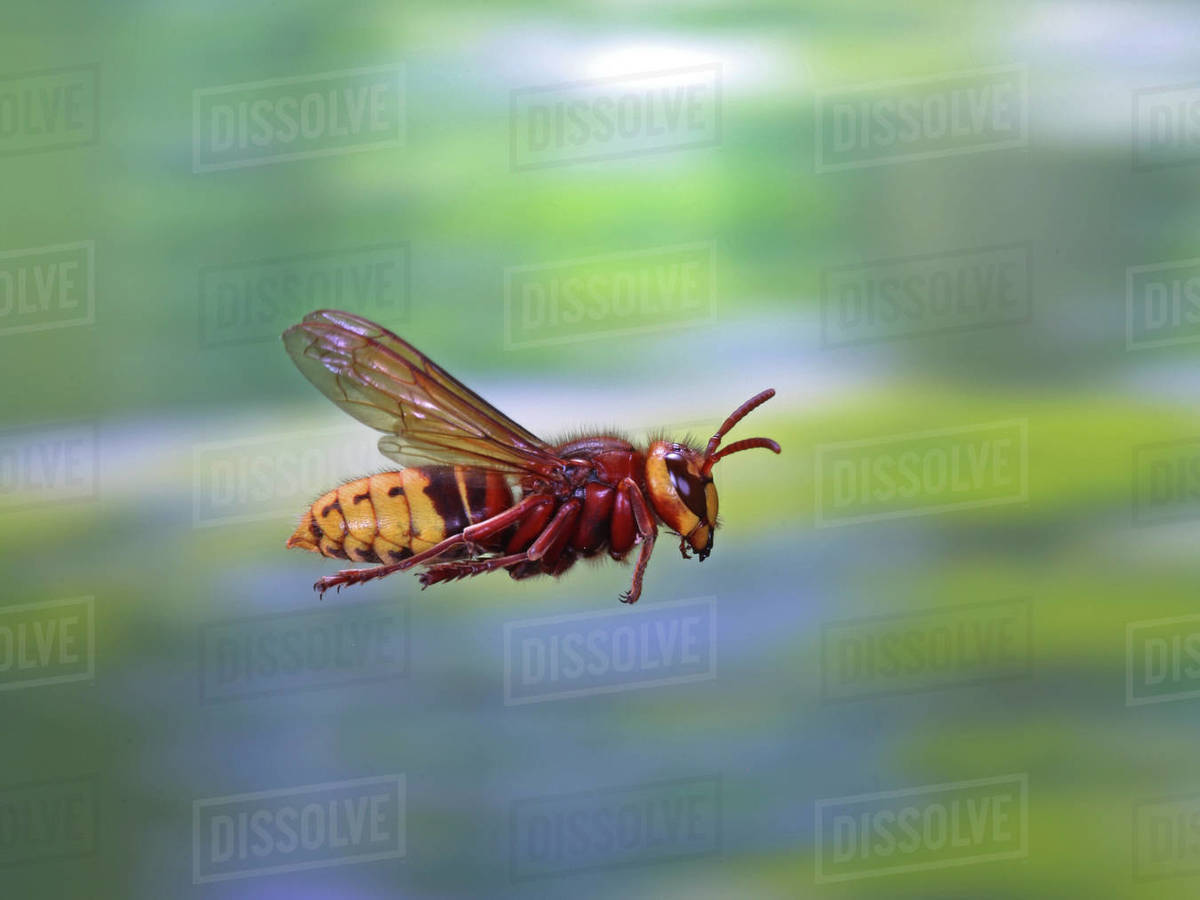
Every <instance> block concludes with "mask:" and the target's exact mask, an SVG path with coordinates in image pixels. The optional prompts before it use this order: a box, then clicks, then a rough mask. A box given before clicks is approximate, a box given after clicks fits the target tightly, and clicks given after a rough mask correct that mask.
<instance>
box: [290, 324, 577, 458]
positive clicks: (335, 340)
mask: <svg viewBox="0 0 1200 900" xmlns="http://www.w3.org/2000/svg"><path fill="white" fill-rule="evenodd" d="M283 343H284V346H285V347H286V348H287V351H288V353H289V354H290V355H291V357H292V360H293V361H294V362H295V363H296V366H297V367H298V368H299V369H300V371H301V372H302V373H303V374H304V376H305V377H306V378H307V379H308V380H309V381H311V382H312V383H313V384H314V385H316V387H318V388H319V389H320V390H321V392H322V393H323V394H325V396H327V397H328V398H329V399H330V400H332V401H333V402H334V403H336V404H337V405H338V406H340V407H341V408H342V409H344V410H345V411H346V412H348V413H350V415H352V416H354V417H355V418H356V419H358V420H359V421H360V422H363V423H365V424H367V425H370V426H371V427H372V428H375V429H377V430H379V431H383V432H387V434H386V435H385V436H384V437H382V438H380V439H379V450H380V452H381V453H383V455H384V456H387V457H388V458H389V459H393V460H395V461H396V462H399V463H401V464H402V465H408V464H411V463H413V462H416V463H417V464H420V463H428V462H438V463H443V464H445V463H459V464H462V465H469V466H481V467H487V468H491V469H497V470H500V471H503V472H508V473H512V474H523V473H527V472H533V473H536V474H539V475H550V474H552V473H553V472H554V471H555V470H557V469H559V468H560V467H561V466H562V465H563V463H562V461H561V460H560V459H559V458H558V457H557V456H556V455H555V453H554V450H553V449H552V448H551V447H550V446H549V445H548V444H546V443H545V442H544V441H542V440H541V439H540V438H538V437H536V436H535V435H533V434H532V433H530V432H529V431H527V430H526V429H524V428H522V427H521V426H520V425H518V424H517V423H516V422H514V421H513V420H512V419H510V418H508V416H506V415H504V414H503V413H501V412H500V411H499V410H497V409H496V408H495V407H493V406H492V405H491V404H489V403H488V402H487V401H486V400H484V399H483V398H482V397H480V396H479V395H478V394H476V393H475V392H474V391H472V390H471V389H470V388H468V387H466V386H465V385H463V384H462V383H461V382H459V381H458V380H457V379H455V378H454V377H453V376H451V375H450V373H448V372H447V371H446V370H445V369H443V368H442V367H441V366H439V365H437V364H436V363H435V362H434V361H433V360H431V359H429V357H427V356H425V354H423V353H421V352H420V351H419V350H417V349H416V348H415V347H413V346H412V345H411V344H409V343H407V342H406V341H403V340H401V339H400V338H398V337H396V335H394V334H392V333H391V332H390V331H388V330H387V329H386V328H383V327H381V326H379V325H376V324H375V323H374V322H369V321H367V320H366V319H363V318H360V317H358V316H354V315H351V314H350V313H344V312H338V311H336V310H328V309H323V310H318V311H317V312H313V313H309V314H308V315H307V316H305V317H304V321H303V322H301V323H300V324H299V325H293V326H292V327H291V328H289V329H288V330H287V331H285V332H284V333H283Z"/></svg>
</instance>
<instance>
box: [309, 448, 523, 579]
mask: <svg viewBox="0 0 1200 900" xmlns="http://www.w3.org/2000/svg"><path fill="white" fill-rule="evenodd" d="M510 506H512V490H511V489H510V488H509V486H508V483H507V482H506V481H505V480H504V477H503V476H502V475H500V474H499V473H497V472H487V471H484V470H482V469H472V468H467V467H465V466H417V467H412V468H408V469H401V470H400V471H398V472H382V473H380V474H378V475H370V476H368V477H366V478H357V479H355V480H354V481H347V482H346V483H345V484H343V485H341V486H340V487H337V488H335V489H333V490H332V491H329V492H328V493H326V494H323V495H322V496H320V497H318V498H317V500H316V501H314V502H313V504H312V506H310V507H309V508H308V509H307V510H305V512H304V515H303V516H302V517H301V519H300V524H299V525H297V526H296V530H295V532H293V534H292V536H291V537H290V538H288V542H287V546H289V547H300V548H301V549H304V550H311V551H313V552H314V553H320V554H321V555H322V556H328V557H331V558H334V559H349V560H354V561H355V562H372V563H393V562H400V561H401V560H403V559H407V558H408V557H410V556H412V555H413V554H414V553H419V552H421V551H422V550H427V549H429V548H430V547H432V546H433V545H434V544H436V543H438V541H441V540H443V539H445V538H446V537H449V536H450V535H454V534H457V533H458V532H460V531H462V530H463V529H464V528H466V527H467V526H468V525H471V524H474V523H476V522H481V521H483V520H484V519H487V518H490V517H491V516H494V515H496V514H497V513H501V512H503V511H504V510H506V509H508V508H509V507H510Z"/></svg>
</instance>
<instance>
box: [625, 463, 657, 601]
mask: <svg viewBox="0 0 1200 900" xmlns="http://www.w3.org/2000/svg"><path fill="white" fill-rule="evenodd" d="M617 490H618V491H622V492H624V493H625V494H626V495H627V496H628V497H629V506H630V508H631V509H632V510H633V520H634V522H636V523H637V530H638V534H640V535H641V537H642V547H641V549H640V550H639V551H638V559H637V565H636V566H635V567H634V569H633V584H631V585H630V586H629V590H627V591H625V592H624V593H623V594H621V602H622V603H637V602H638V597H640V596H641V595H642V576H643V575H644V574H645V573H646V564H647V563H649V562H650V554H651V553H653V552H654V539H655V538H656V537H658V526H657V525H656V524H655V523H654V516H652V515H650V509H649V507H647V506H646V498H645V497H643V496H642V489H641V488H639V487H638V486H637V482H635V481H634V480H633V479H632V478H626V479H625V480H624V481H622V482H621V484H620V486H619V487H618V488H617Z"/></svg>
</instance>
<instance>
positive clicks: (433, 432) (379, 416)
mask: <svg viewBox="0 0 1200 900" xmlns="http://www.w3.org/2000/svg"><path fill="white" fill-rule="evenodd" d="M283 339H284V344H285V346H286V347H287V349H288V352H289V353H290V354H291V356H292V359H293V360H295V362H296V365H297V366H298V367H299V368H300V371H301V372H303V373H304V374H305V376H306V377H308V379H309V380H310V381H311V382H312V383H313V384H314V385H316V386H317V387H318V388H319V389H320V390H321V391H323V392H324V393H325V394H326V395H327V396H328V397H329V398H330V399H331V400H333V402H334V403H336V404H338V405H339V406H340V407H342V408H343V409H344V410H345V411H346V412H348V413H350V414H351V415H353V416H355V417H356V418H358V419H359V420H360V421H362V422H364V423H365V424H368V425H370V426H372V427H374V428H377V429H379V430H380V431H383V432H384V436H383V437H382V438H380V440H379V449H380V451H381V452H382V453H383V454H384V455H385V456H387V457H389V458H390V459H393V460H395V461H397V462H399V463H400V464H402V465H404V466H405V468H403V469H400V470H399V471H394V472H383V473H380V474H377V475H371V476H368V477H366V478H359V479H355V480H354V481H349V482H346V483H345V484H343V485H341V486H340V487H338V488H335V489H334V490H332V491H329V492H328V493H326V494H324V495H323V496H322V497H320V498H318V499H317V500H316V501H315V502H314V503H313V504H312V505H311V506H310V508H309V509H308V511H307V512H305V514H304V516H303V517H302V518H301V521H300V524H299V525H298V526H297V528H296V531H295V532H294V533H293V534H292V536H291V537H290V538H289V539H288V546H289V547H300V548H302V549H305V550H311V551H314V552H317V553H321V554H323V555H324V556H330V557H335V558H339V559H351V560H355V561H357V562H367V563H376V564H377V565H376V566H375V568H371V569H348V570H345V571H343V572H339V573H337V574H336V575H329V576H326V577H324V578H322V579H320V580H319V581H318V582H317V584H316V585H315V587H316V588H317V590H319V591H321V592H324V591H326V590H328V589H329V588H331V587H336V588H341V587H343V586H344V585H348V584H360V583H362V582H364V581H371V580H372V579H375V578H380V577H383V576H385V575H389V574H391V573H392V572H399V571H404V570H406V569H411V568H413V567H415V566H423V567H424V568H423V570H422V571H421V572H420V574H419V577H420V580H421V583H422V584H423V585H426V586H427V585H430V584H437V583H438V582H441V581H451V580H453V579H456V578H465V577H467V576H470V575H478V574H481V573H483V572H491V571H496V570H498V569H504V570H506V571H507V572H508V573H509V574H510V575H511V576H512V577H513V578H529V577H531V576H534V575H560V574H562V573H563V572H565V571H566V570H567V569H569V568H570V567H571V566H572V565H573V564H574V563H575V561H576V560H578V559H581V558H588V557H594V556H598V555H599V554H601V553H604V552H606V551H607V553H608V555H609V556H611V557H612V558H613V559H616V560H623V559H625V557H626V556H627V555H628V554H629V552H630V551H631V550H632V549H633V548H634V547H635V546H638V547H639V548H640V549H639V552H638V557H637V565H636V567H635V569H634V573H633V582H632V584H631V585H630V589H629V590H628V591H626V592H625V593H623V594H622V595H621V599H622V600H623V601H624V602H626V603H634V602H636V601H637V599H638V597H639V596H640V594H641V591H642V576H643V575H644V573H645V570H646V565H647V563H648V562H649V560H650V555H651V553H652V551H653V549H654V542H655V539H656V538H657V536H658V528H659V523H660V522H661V523H662V524H664V525H665V526H666V527H667V528H669V529H670V530H671V531H673V532H674V533H676V534H677V535H679V537H680V541H679V550H680V553H682V555H683V557H684V558H685V559H687V558H690V553H689V551H694V552H695V553H696V554H697V555H698V556H699V558H700V559H701V560H703V559H705V558H706V557H707V556H708V555H709V553H710V552H711V551H712V546H713V533H714V531H715V530H716V527H717V491H716V486H715V485H714V484H713V478H712V468H713V466H714V465H715V464H716V463H717V462H718V461H719V460H720V459H722V458H723V457H725V456H728V455H729V454H731V453H738V452H741V451H743V450H749V449H752V448H765V449H769V450H771V451H772V452H775V453H778V452H779V445H778V444H777V443H775V441H773V440H770V439H769V438H747V439H745V440H741V441H736V442H734V443H733V444H730V445H728V446H726V447H725V448H724V449H721V450H718V447H719V445H720V443H721V440H722V439H723V437H724V435H725V433H726V432H728V431H729V430H730V429H731V428H732V427H733V426H734V425H735V424H737V422H739V421H740V420H741V419H742V418H744V417H745V416H746V414H747V413H749V412H750V411H751V410H753V409H755V408H757V407H758V406H760V405H761V404H762V403H764V402H766V401H767V400H769V399H770V398H771V397H772V396H774V394H775V392H774V391H773V390H769V389H768V390H765V391H760V392H759V393H758V394H756V395H755V396H753V397H751V398H750V399H749V400H747V401H746V402H745V403H743V404H742V405H741V406H739V407H738V408H737V409H736V410H734V411H733V413H732V414H730V416H729V417H728V418H726V419H725V421H724V423H723V424H722V425H721V426H720V428H718V429H717V432H716V434H714V435H713V437H712V438H711V439H710V440H709V442H708V444H707V446H706V447H705V448H704V449H703V450H700V449H699V448H694V447H689V446H687V445H686V444H680V443H677V442H673V441H667V440H657V441H654V442H653V443H651V444H650V445H649V446H648V447H647V448H646V449H644V450H640V449H638V448H636V447H634V446H633V445H632V444H630V443H629V442H628V441H626V440H624V439H623V438H619V437H616V436H613V435H589V436H585V437H581V438H576V439H574V440H570V441H567V442H565V443H562V444H559V445H557V446H554V445H550V444H548V443H546V442H545V441H543V440H541V439H540V438H538V437H537V436H536V435H534V434H532V433H531V432H529V431H527V430H526V429H524V428H522V427H521V426H520V425H518V424H517V423H516V422H514V421H513V420H512V419H509V418H508V417H507V416H505V415H504V414H503V413H501V412H500V411H499V410H497V409H495V408H494V407H492V406H490V405H489V404H488V403H487V402H486V401H484V400H483V398H481V397H480V396H479V395H478V394H476V393H474V392H473V391H471V390H470V389H469V388H467V387H466V386H465V385H463V384H462V383H461V382H459V381H457V380H456V379H454V378H453V377H451V376H450V374H449V373H448V372H446V371H445V370H444V369H442V368H441V367H440V366H438V365H436V364H435V363H434V362H433V361H432V360H430V359H429V358H428V357H426V356H424V355H423V354H421V353H420V352H419V351H418V350H416V349H415V348H414V347H413V346H412V345H410V344H408V343H406V342H405V341H403V340H401V339H400V338H398V337H397V336H396V335H394V334H392V333H391V332H390V331H387V330H386V329H384V328H381V327H380V326H378V325H376V324H375V323H373V322H369V321H367V320H366V319H361V318H359V317H357V316H353V315H350V314H349V313H343V312H338V311H336V310H319V311H317V312H314V313H311V314H310V315H308V316H306V317H305V319H304V321H303V322H301V323H300V324H299V325H296V326H294V327H293V328H289V329H288V330H287V331H286V332H284V335H283ZM414 456H416V457H418V458H424V459H427V460H430V461H432V462H434V463H436V464H435V465H426V464H422V463H417V464H412V463H410V459H411V458H412V457H414ZM514 487H515V488H519V490H520V497H519V498H514V496H513V493H512V490H513V488H514Z"/></svg>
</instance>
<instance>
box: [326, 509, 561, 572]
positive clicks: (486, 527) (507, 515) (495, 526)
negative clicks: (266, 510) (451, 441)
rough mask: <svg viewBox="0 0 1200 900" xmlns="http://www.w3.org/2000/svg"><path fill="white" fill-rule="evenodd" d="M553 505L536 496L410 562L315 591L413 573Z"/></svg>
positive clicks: (406, 560) (466, 530) (376, 567)
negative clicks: (418, 566)
mask: <svg viewBox="0 0 1200 900" xmlns="http://www.w3.org/2000/svg"><path fill="white" fill-rule="evenodd" d="M553 502H554V501H553V500H548V499H546V498H545V497H539V496H537V495H536V494H533V495H530V496H529V497H526V498H525V499H524V500H522V501H521V502H520V503H518V504H517V505H516V506H512V507H509V508H508V509H506V510H505V511H504V512H502V513H498V514H497V515H494V516H492V517H491V518H490V519H484V520H483V521H482V522H476V523H475V524H474V525H468V526H467V527H466V528H464V529H463V530H462V531H460V532H459V533H458V534H452V535H450V537H448V538H446V539H445V540H444V541H441V542H440V543H438V544H435V545H434V546H432V547H430V548H429V549H428V550H422V551H421V552H420V553H417V554H415V555H413V556H410V557H408V559H405V560H403V561H401V562H398V563H390V564H389V565H386V566H374V567H372V568H370V569H343V570H342V571H341V572H338V573H337V574H336V575H326V576H325V577H324V578H319V579H317V583H316V584H314V585H313V590H315V591H318V592H319V593H320V594H321V595H322V596H324V595H325V592H326V591H327V590H329V589H330V588H337V589H338V590H339V591H340V590H341V589H342V588H343V587H346V586H347V585H351V584H362V583H363V582H366V581H373V580H374V579H376V578H383V577H384V576H386V575H391V574H392V573H393V572H403V571H404V570H405V569H411V568H412V567H413V566H416V565H420V564H421V563H423V562H428V561H429V560H431V559H434V558H436V557H438V556H441V555H442V554H443V553H445V552H446V551H447V550H450V549H452V548H454V547H457V546H461V545H463V544H466V545H468V546H469V545H470V544H472V543H475V542H479V541H484V540H486V539H487V538H489V537H491V536H493V535H495V534H498V533H499V532H501V531H503V530H504V529H505V528H507V527H508V526H509V525H511V524H512V523H513V522H516V521H518V520H519V519H521V517H523V516H525V515H527V514H528V513H529V512H530V510H532V509H533V508H534V507H537V506H541V505H542V504H545V503H553Z"/></svg>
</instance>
